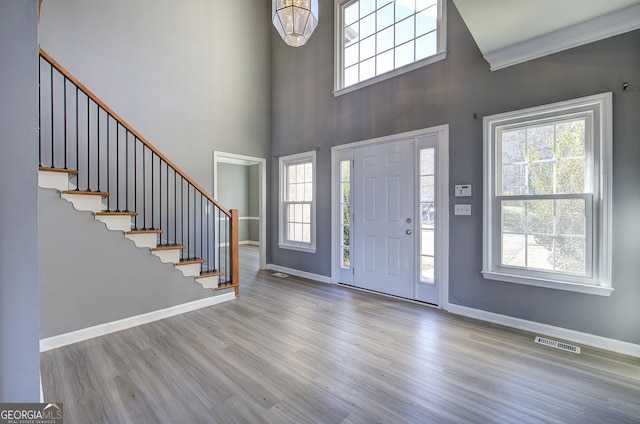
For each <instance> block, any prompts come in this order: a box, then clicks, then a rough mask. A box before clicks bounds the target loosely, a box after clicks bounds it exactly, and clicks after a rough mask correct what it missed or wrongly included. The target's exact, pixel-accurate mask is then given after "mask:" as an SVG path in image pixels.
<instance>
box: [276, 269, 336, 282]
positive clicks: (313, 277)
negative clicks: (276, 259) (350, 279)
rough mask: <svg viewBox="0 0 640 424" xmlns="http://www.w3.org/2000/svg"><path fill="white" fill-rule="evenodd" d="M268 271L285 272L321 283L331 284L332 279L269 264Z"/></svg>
mask: <svg viewBox="0 0 640 424" xmlns="http://www.w3.org/2000/svg"><path fill="white" fill-rule="evenodd" d="M267 269H268V270H270V271H277V272H283V273H285V274H291V275H295V276H296V277H300V278H306V279H307V280H313V281H318V282H320V283H326V284H331V277H327V276H325V275H320V274H313V273H311V272H306V271H300V270H298V269H294V268H287V267H286V266H280V265H274V264H268V265H267Z"/></svg>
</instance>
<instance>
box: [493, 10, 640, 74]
mask: <svg viewBox="0 0 640 424" xmlns="http://www.w3.org/2000/svg"><path fill="white" fill-rule="evenodd" d="M639 28H640V4H638V5H635V6H631V7H627V8H624V9H621V10H618V11H617V12H613V13H609V14H607V15H604V16H600V17H598V18H595V19H591V20H589V21H586V22H582V23H580V24H577V25H573V26H570V27H567V28H564V29H561V30H558V31H554V32H551V33H549V34H545V35H542V36H540V37H536V38H532V39H531V40H527V41H523V42H521V43H518V44H514V45H512V46H509V47H505V48H503V49H500V50H496V51H494V52H491V53H487V54H485V55H484V58H485V60H486V61H487V62H489V66H490V69H491V70H492V71H497V70H499V69H503V68H507V67H509V66H513V65H517V64H519V63H523V62H527V61H529V60H533V59H537V58H539V57H543V56H547V55H550V54H553V53H558V52H561V51H563V50H568V49H571V48H574V47H578V46H582V45H584V44H589V43H593V42H595V41H599V40H604V39H605V38H609V37H613V36H616V35H619V34H624V33H625V32H629V31H634V30H636V29H639Z"/></svg>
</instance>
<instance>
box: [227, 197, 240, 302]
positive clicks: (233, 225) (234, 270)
mask: <svg viewBox="0 0 640 424" xmlns="http://www.w3.org/2000/svg"><path fill="white" fill-rule="evenodd" d="M229 212H230V213H231V222H230V224H229V227H230V228H229V254H230V255H231V284H233V285H234V286H235V287H234V291H235V294H236V297H237V296H240V261H239V250H238V210H237V209H231V210H230V211H229Z"/></svg>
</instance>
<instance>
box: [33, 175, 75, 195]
mask: <svg viewBox="0 0 640 424" xmlns="http://www.w3.org/2000/svg"><path fill="white" fill-rule="evenodd" d="M38 186H39V187H42V188H54V189H56V190H59V191H65V190H69V174H67V173H66V172H51V171H38Z"/></svg>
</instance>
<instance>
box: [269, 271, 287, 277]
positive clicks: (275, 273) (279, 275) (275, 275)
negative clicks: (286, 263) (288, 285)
mask: <svg viewBox="0 0 640 424" xmlns="http://www.w3.org/2000/svg"><path fill="white" fill-rule="evenodd" d="M273 276H274V277H279V278H287V277H288V276H289V274H283V273H282V272H274V273H273Z"/></svg>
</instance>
